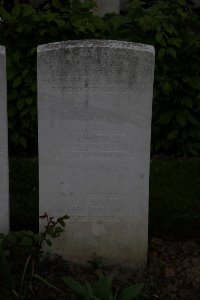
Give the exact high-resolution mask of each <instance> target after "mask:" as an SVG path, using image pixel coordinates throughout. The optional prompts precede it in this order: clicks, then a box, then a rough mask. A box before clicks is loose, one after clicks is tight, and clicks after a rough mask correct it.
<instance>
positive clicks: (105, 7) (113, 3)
mask: <svg viewBox="0 0 200 300" xmlns="http://www.w3.org/2000/svg"><path fill="white" fill-rule="evenodd" d="M72 1H73V0H72ZM81 1H82V2H84V0H81ZM30 2H31V4H32V5H33V6H35V7H37V6H38V5H40V4H43V3H44V2H45V0H30ZM96 3H97V8H96V9H95V13H96V14H98V15H100V16H104V15H105V14H106V13H116V14H119V11H120V0H109V1H108V0H96Z"/></svg>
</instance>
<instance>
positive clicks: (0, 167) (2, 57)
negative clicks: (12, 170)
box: [0, 46, 9, 232]
mask: <svg viewBox="0 0 200 300" xmlns="http://www.w3.org/2000/svg"><path fill="white" fill-rule="evenodd" d="M7 128H8V127H7V99H6V50H5V47H2V46H0V232H8V230H9V196H8V129H7Z"/></svg>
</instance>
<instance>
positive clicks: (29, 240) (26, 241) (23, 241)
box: [22, 236, 33, 247]
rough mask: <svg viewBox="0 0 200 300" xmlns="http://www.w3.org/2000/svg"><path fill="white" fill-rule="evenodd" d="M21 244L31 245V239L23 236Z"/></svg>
mask: <svg viewBox="0 0 200 300" xmlns="http://www.w3.org/2000/svg"><path fill="white" fill-rule="evenodd" d="M22 245H23V246H25V247H30V246H32V245H33V240H32V239H31V238H30V237H28V236H24V237H23V238H22Z"/></svg>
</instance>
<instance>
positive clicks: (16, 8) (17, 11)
mask: <svg viewBox="0 0 200 300" xmlns="http://www.w3.org/2000/svg"><path fill="white" fill-rule="evenodd" d="M20 12H21V6H20V5H19V4H16V5H15V6H14V7H13V9H12V15H13V16H14V17H15V19H16V18H17V17H18V16H19V14H20Z"/></svg>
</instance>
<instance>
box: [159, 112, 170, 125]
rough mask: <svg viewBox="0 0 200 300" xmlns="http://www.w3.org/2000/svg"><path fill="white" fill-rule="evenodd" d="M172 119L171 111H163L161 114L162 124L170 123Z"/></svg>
mask: <svg viewBox="0 0 200 300" xmlns="http://www.w3.org/2000/svg"><path fill="white" fill-rule="evenodd" d="M171 119H172V114H171V113H170V112H163V113H161V114H160V122H161V124H168V123H169V122H170V121H171Z"/></svg>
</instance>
